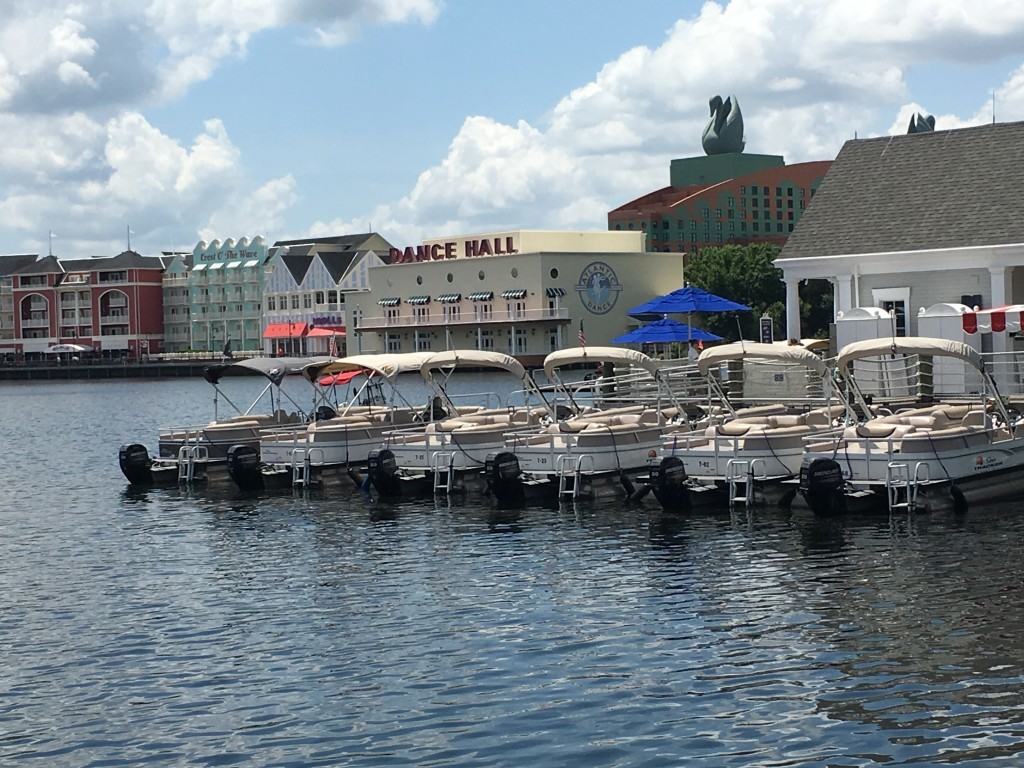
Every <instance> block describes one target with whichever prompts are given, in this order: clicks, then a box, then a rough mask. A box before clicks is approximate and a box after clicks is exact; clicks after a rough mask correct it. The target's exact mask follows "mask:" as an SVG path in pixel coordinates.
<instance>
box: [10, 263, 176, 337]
mask: <svg viewBox="0 0 1024 768" xmlns="http://www.w3.org/2000/svg"><path fill="white" fill-rule="evenodd" d="M163 269H164V263H163V261H162V260H161V259H160V258H159V257H152V256H140V255H139V254H138V253H136V252H134V251H124V252H123V253H120V254H118V255H117V256H113V257H111V258H94V259H75V260H68V259H59V258H57V257H56V256H47V257H45V258H43V259H39V260H38V261H33V262H31V263H29V264H26V265H24V266H22V267H21V268H19V269H17V270H15V271H14V272H13V274H12V277H13V286H12V305H13V308H14V334H13V339H12V342H11V343H12V346H13V348H14V350H13V351H15V352H17V353H23V354H25V355H30V356H31V355H39V354H42V353H43V352H45V351H46V349H47V348H48V347H50V346H51V345H54V344H80V345H83V346H86V347H90V348H91V349H92V350H93V351H94V352H100V353H103V354H114V355H124V354H127V355H131V356H135V355H138V354H146V353H150V352H161V351H163V286H162V273H163Z"/></svg>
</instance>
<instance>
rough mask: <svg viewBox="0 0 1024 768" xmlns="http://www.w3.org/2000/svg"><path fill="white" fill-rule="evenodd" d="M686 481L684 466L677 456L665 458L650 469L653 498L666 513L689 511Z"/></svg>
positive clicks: (688, 494)
mask: <svg viewBox="0 0 1024 768" xmlns="http://www.w3.org/2000/svg"><path fill="white" fill-rule="evenodd" d="M686 480H687V478H686V465H685V464H683V460H682V459H680V458H679V457H678V456H666V457H665V458H663V459H662V460H661V463H660V464H659V465H658V466H656V467H654V468H652V469H651V485H652V487H653V489H654V497H655V498H656V499H657V500H658V502H659V503H660V504H661V508H662V509H664V510H665V511H666V512H687V511H689V509H690V489H689V488H688V487H687V484H686Z"/></svg>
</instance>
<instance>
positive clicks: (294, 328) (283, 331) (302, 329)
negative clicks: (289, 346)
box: [263, 323, 309, 339]
mask: <svg viewBox="0 0 1024 768" xmlns="http://www.w3.org/2000/svg"><path fill="white" fill-rule="evenodd" d="M308 328H309V326H307V325H306V324H305V323H270V324H269V325H268V326H267V327H266V328H264V329H263V338H264V339H297V338H299V337H301V336H305V335H306V331H307V329H308Z"/></svg>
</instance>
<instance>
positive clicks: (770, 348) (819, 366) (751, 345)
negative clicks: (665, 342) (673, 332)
mask: <svg viewBox="0 0 1024 768" xmlns="http://www.w3.org/2000/svg"><path fill="white" fill-rule="evenodd" d="M729 360H771V361H772V362H779V363H789V364H791V365H802V366H803V367H804V368H807V369H808V370H811V371H814V373H816V374H818V375H819V376H824V375H825V372H826V371H827V369H828V366H826V365H825V361H824V360H822V359H821V358H820V357H818V356H817V355H816V354H814V353H813V352H812V351H811V350H809V349H807V347H803V346H799V345H796V344H794V345H792V346H788V345H781V344H761V343H758V342H754V341H736V342H733V343H732V344H722V345H720V346H717V347H709V348H708V349H705V350H704V351H703V352H701V353H700V357H698V358H697V370H698V371H700V375H701V376H707V375H708V372H709V371H710V370H711V369H712V368H714V367H715V366H717V365H719V364H720V363H725V362H728V361H729Z"/></svg>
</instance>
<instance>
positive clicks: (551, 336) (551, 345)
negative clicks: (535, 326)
mask: <svg viewBox="0 0 1024 768" xmlns="http://www.w3.org/2000/svg"><path fill="white" fill-rule="evenodd" d="M561 347H562V343H561V341H559V334H558V329H557V328H552V329H551V330H550V331H548V349H550V350H551V351H552V352H555V351H557V350H559V349H561Z"/></svg>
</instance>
